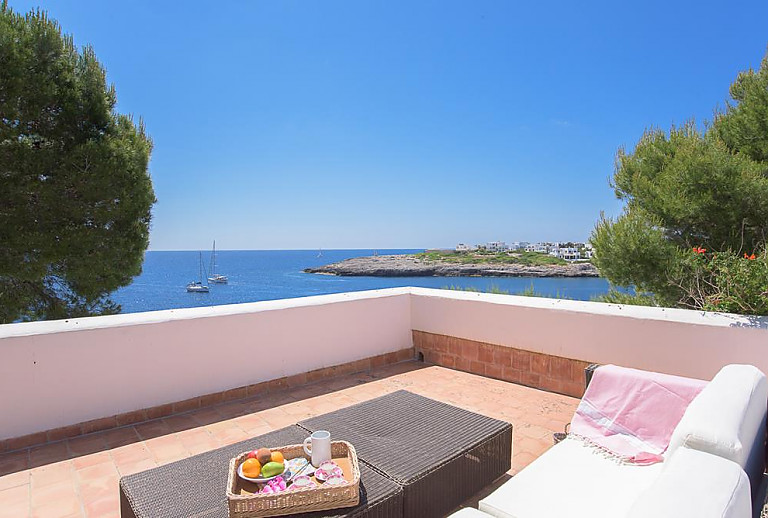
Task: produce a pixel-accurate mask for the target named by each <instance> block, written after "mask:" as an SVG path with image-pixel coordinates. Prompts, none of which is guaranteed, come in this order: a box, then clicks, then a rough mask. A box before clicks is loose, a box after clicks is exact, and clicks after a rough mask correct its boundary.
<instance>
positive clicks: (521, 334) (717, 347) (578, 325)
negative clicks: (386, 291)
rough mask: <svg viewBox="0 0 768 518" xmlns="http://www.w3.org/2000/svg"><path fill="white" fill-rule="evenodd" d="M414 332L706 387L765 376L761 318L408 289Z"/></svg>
mask: <svg viewBox="0 0 768 518" xmlns="http://www.w3.org/2000/svg"><path fill="white" fill-rule="evenodd" d="M411 325H412V327H413V330H415V331H423V332H426V333H432V334H435V335H444V336H453V337H457V338H461V339H467V340H473V341H477V342H482V343H488V344H494V345H501V346H507V347H511V348H516V349H522V350H526V351H532V352H535V353H543V354H545V355H551V356H555V357H562V358H571V359H574V360H580V361H583V362H593V363H603V364H605V363H614V364H617V365H623V366H626V367H633V368H637V369H645V370H652V371H657V372H665V373H669V374H677V375H680V376H688V377H693V378H700V379H711V378H712V376H714V375H715V373H717V371H718V370H720V368H721V367H722V366H723V365H727V364H729V363H749V364H752V365H755V366H756V367H758V368H759V369H761V370H762V371H763V372H766V373H768V319H767V318H765V317H745V316H740V315H728V314H718V313H705V312H699V311H690V310H681V309H665V308H649V307H641V306H623V305H615V304H603V303H597V302H581V301H572V300H559V299H546V298H537V297H517V296H509V295H493V294H485V293H471V292H457V291H447V290H432V289H425V288H412V289H411ZM543 388H546V387H543Z"/></svg>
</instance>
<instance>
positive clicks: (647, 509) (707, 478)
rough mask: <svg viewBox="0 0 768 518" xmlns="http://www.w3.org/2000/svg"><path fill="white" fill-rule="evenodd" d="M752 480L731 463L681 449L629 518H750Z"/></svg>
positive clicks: (707, 454) (668, 462)
mask: <svg viewBox="0 0 768 518" xmlns="http://www.w3.org/2000/svg"><path fill="white" fill-rule="evenodd" d="M751 515H752V502H751V497H750V489H749V480H748V479H747V475H746V473H744V470H743V469H741V467H740V466H739V465H738V464H736V463H735V462H732V461H730V460H727V459H724V458H722V457H718V456H716V455H711V454H709V453H704V452H701V451H698V450H692V449H690V448H679V449H677V450H676V451H675V453H674V454H673V455H672V457H671V458H670V459H669V460H668V461H667V462H666V463H665V466H664V470H663V471H662V472H661V475H660V476H659V477H658V478H657V479H656V480H655V481H654V482H653V484H651V486H650V487H649V488H648V489H646V490H645V491H644V492H642V493H641V494H640V496H639V497H638V498H637V500H635V502H634V504H633V505H632V507H631V509H630V511H629V513H628V515H627V518H650V517H653V518H747V517H749V516H751Z"/></svg>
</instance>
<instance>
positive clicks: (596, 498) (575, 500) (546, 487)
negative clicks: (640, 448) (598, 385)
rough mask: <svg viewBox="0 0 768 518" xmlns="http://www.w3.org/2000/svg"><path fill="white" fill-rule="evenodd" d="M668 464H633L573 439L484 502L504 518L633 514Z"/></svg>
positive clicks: (590, 517) (488, 510)
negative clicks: (632, 508) (612, 457)
mask: <svg viewBox="0 0 768 518" xmlns="http://www.w3.org/2000/svg"><path fill="white" fill-rule="evenodd" d="M661 470H662V464H653V465H650V466H631V465H626V464H619V463H616V462H614V461H612V460H609V459H606V458H605V457H604V456H603V455H602V454H600V453H599V452H597V451H596V450H595V449H593V448H590V447H588V446H585V445H584V444H583V443H582V442H581V441H579V440H577V439H572V438H568V439H565V440H564V441H562V442H560V443H558V444H557V445H555V446H553V447H552V448H550V449H549V450H548V451H547V452H545V453H544V454H543V455H542V456H541V457H539V458H538V459H537V460H536V461H534V462H533V463H532V464H530V465H529V466H528V467H526V468H525V469H523V470H522V471H521V472H520V473H518V474H517V475H515V476H514V477H512V479H510V480H509V481H507V482H505V483H504V484H503V485H502V486H501V487H499V488H498V489H497V490H496V491H494V492H493V493H492V494H490V495H489V496H487V497H486V498H484V499H482V500H481V501H480V510H481V511H483V512H485V513H488V514H490V515H492V516H496V517H499V518H563V517H564V516H567V517H568V518H582V517H584V518H587V517H588V518H595V517H599V516H605V517H611V518H613V517H621V516H624V515H626V514H627V512H628V511H629V508H630V507H631V506H632V503H633V502H634V501H635V499H636V498H637V496H638V495H639V494H640V493H641V492H642V491H644V490H645V489H646V488H647V487H649V486H650V485H651V484H652V483H653V481H654V480H655V479H656V477H658V476H659V474H660V473H661Z"/></svg>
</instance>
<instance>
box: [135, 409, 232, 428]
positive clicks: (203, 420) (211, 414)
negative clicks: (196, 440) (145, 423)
mask: <svg viewBox="0 0 768 518" xmlns="http://www.w3.org/2000/svg"><path fill="white" fill-rule="evenodd" d="M187 415H189V416H190V417H191V418H192V419H194V420H195V422H196V423H197V425H198V426H205V425H208V424H213V423H218V422H219V421H221V420H222V419H223V417H222V416H221V414H220V413H218V412H217V411H216V409H215V408H201V409H199V410H195V411H193V412H190V413H189V414H187ZM137 428H138V426H137Z"/></svg>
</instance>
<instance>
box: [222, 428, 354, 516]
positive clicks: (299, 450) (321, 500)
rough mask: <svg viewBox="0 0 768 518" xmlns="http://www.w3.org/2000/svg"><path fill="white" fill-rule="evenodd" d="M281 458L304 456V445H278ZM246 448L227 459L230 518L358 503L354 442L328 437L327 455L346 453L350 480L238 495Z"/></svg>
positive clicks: (246, 453)
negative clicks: (299, 488) (239, 475)
mask: <svg viewBox="0 0 768 518" xmlns="http://www.w3.org/2000/svg"><path fill="white" fill-rule="evenodd" d="M270 449H271V450H272V451H279V452H281V453H282V454H283V457H284V458H285V460H290V459H295V458H296V457H304V458H307V456H306V455H305V454H304V446H303V445H301V444H294V445H291V446H282V447H279V448H270ZM247 456H248V452H244V453H241V454H240V455H238V456H237V457H235V458H234V459H232V460H230V461H229V476H228V479H227V502H228V504H229V516H230V518H259V517H261V516H283V515H286V514H297V513H307V512H310V511H326V510H328V509H338V508H341V507H352V506H355V505H357V504H358V503H360V467H359V466H358V464H357V453H356V452H355V448H354V446H352V445H351V444H349V443H348V442H346V441H331V457H333V458H338V457H347V459H348V460H349V465H350V466H351V467H352V480H351V481H349V483H348V484H345V485H342V486H323V485H320V486H319V487H317V488H312V489H302V490H300V491H282V492H280V493H271V494H253V495H241V494H239V492H238V484H239V477H238V475H237V468H238V466H239V465H240V464H241V463H242V462H243V461H245V459H246V458H247Z"/></svg>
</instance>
